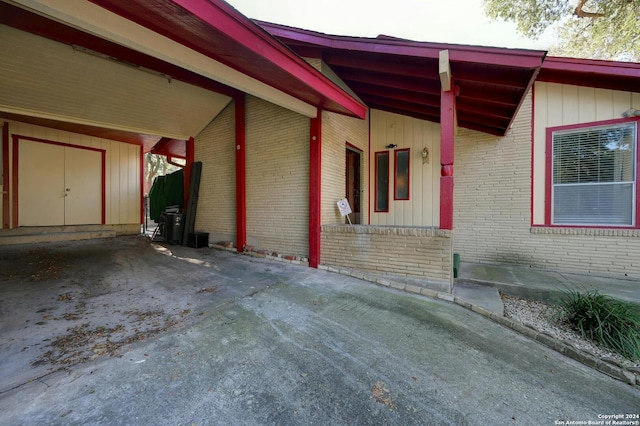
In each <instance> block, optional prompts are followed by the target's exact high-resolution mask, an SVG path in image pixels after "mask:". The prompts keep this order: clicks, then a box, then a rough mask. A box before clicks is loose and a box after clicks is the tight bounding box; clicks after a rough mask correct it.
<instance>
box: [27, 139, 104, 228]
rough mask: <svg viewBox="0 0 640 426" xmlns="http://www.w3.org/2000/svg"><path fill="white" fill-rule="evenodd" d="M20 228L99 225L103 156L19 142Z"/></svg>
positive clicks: (48, 145)
mask: <svg viewBox="0 0 640 426" xmlns="http://www.w3.org/2000/svg"><path fill="white" fill-rule="evenodd" d="M18 158H19V161H18V182H19V184H18V185H19V190H18V206H19V214H18V217H19V225H20V226H54V225H88V224H100V223H102V153H101V152H99V151H96V150H89V149H82V148H74V147H71V146H61V145H56V144H49V143H43V142H36V141H31V140H24V139H22V140H20V145H19V156H18Z"/></svg>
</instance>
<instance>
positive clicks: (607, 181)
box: [552, 123, 637, 226]
mask: <svg viewBox="0 0 640 426" xmlns="http://www.w3.org/2000/svg"><path fill="white" fill-rule="evenodd" d="M636 132H637V129H636V123H624V124H617V125H610V126H601V127H591V128H585V129H577V130H575V129H574V130H565V131H558V132H554V133H553V185H552V203H553V204H552V223H553V224H554V225H595V226H633V225H635V223H634V218H635V193H636V190H635V185H636V170H635V163H636V162H635V158H636V140H637V138H636Z"/></svg>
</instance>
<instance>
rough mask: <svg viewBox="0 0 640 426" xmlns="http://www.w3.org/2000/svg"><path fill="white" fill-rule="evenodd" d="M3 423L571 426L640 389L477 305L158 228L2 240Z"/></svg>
mask: <svg viewBox="0 0 640 426" xmlns="http://www.w3.org/2000/svg"><path fill="white" fill-rule="evenodd" d="M0 273H1V277H2V278H1V279H0V310H1V311H0V314H1V317H0V344H1V346H0V360H1V361H0V363H1V364H0V374H1V377H2V382H1V384H0V424H3V425H5V424H6V425H20V424H24V425H33V424H38V425H44V424H91V425H102V424H103V425H112V424H123V425H131V424H136V425H164V424H167V425H194V424H195V425H209V424H213V425H216V424H220V425H235V424H238V425H254V424H259V425H262V424H273V425H297V424H321V425H329V424H336V425H342V424H345V425H358V424H363V425H366V424H398V425H412V424H438V425H441V424H451V425H465V424H469V425H484V424H486V425H504V424H513V425H520V424H523V425H524V424H526V425H531V424H536V425H547V424H548V425H554V424H560V423H558V422H560V421H574V422H575V421H585V422H588V421H600V420H604V418H603V417H602V416H611V415H618V414H623V415H624V414H628V415H634V414H637V413H638V412H639V411H640V409H639V407H640V390H639V389H638V388H637V387H631V386H629V385H625V384H623V383H621V382H619V381H616V380H614V379H611V378H609V377H607V376H605V375H603V374H601V373H599V372H596V371H593V370H591V369H589V368H587V367H585V366H583V365H581V364H578V363H576V362H574V361H572V360H570V359H568V358H566V357H564V356H562V355H560V354H558V353H555V352H553V351H551V350H549V349H547V348H546V347H544V346H542V345H540V344H538V343H537V342H534V341H531V340H529V339H527V338H524V337H522V336H521V335H519V334H517V333H515V332H513V331H511V330H509V329H506V328H504V327H502V326H500V325H497V324H495V323H493V322H492V321H490V320H488V319H487V318H485V317H482V316H479V315H477V314H475V313H473V312H471V311H468V310H466V309H464V308H461V307H460V306H457V305H454V304H450V303H448V302H444V301H440V300H431V299H427V298H423V297H419V296H413V295H409V294H405V293H400V292H395V291H392V290H389V289H386V288H380V287H376V286H374V285H372V284H370V283H365V282H362V281H359V280H357V279H353V278H349V277H344V276H341V275H337V274H333V273H330V272H325V271H318V270H314V269H310V268H306V267H301V266H295V265H289V264H284V263H278V262H273V261H266V260H262V259H257V258H250V257H244V256H240V255H236V254H232V253H228V252H225V251H217V250H209V249H198V250H196V249H190V248H186V247H179V246H168V247H166V248H165V247H163V246H161V245H158V244H155V243H151V242H149V241H148V240H147V239H145V238H144V237H126V238H117V239H106V240H94V241H84V242H73V243H51V244H42V245H37V246H35V245H33V246H10V247H1V248H0Z"/></svg>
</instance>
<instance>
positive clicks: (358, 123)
mask: <svg viewBox="0 0 640 426" xmlns="http://www.w3.org/2000/svg"><path fill="white" fill-rule="evenodd" d="M347 142H348V143H350V144H351V145H353V146H355V147H357V148H358V149H359V150H360V151H362V154H361V157H360V161H361V166H360V167H361V174H360V189H361V190H363V191H364V192H362V193H361V198H360V207H361V216H362V219H361V223H368V220H369V219H368V205H369V191H368V188H367V182H368V181H369V169H368V167H367V164H368V158H369V122H368V120H360V119H357V118H351V117H346V116H343V115H339V114H334V113H330V112H323V114H322V212H321V223H323V224H325V223H327V224H328V223H344V220H345V219H344V218H343V217H342V216H341V215H340V211H339V210H338V207H337V205H336V203H337V202H338V200H341V199H342V198H344V197H346V194H345V189H346V148H347ZM351 208H353V206H351Z"/></svg>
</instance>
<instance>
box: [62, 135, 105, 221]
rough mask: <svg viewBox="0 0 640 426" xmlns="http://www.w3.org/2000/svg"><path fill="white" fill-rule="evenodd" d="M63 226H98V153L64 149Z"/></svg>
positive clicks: (99, 213)
mask: <svg viewBox="0 0 640 426" xmlns="http://www.w3.org/2000/svg"><path fill="white" fill-rule="evenodd" d="M64 159H65V168H64V190H65V203H64V224H65V225H87V224H99V223H102V153H100V152H98V151H89V150H86V149H76V148H69V147H65V149H64Z"/></svg>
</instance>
